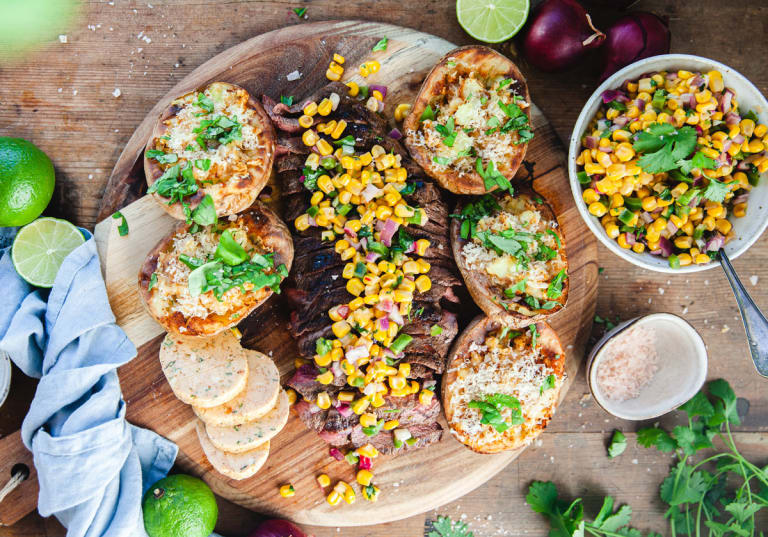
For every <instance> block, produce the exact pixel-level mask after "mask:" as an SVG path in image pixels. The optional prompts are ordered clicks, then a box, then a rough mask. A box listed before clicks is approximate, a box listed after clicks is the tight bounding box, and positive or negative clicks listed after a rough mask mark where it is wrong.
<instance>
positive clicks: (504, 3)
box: [456, 0, 530, 43]
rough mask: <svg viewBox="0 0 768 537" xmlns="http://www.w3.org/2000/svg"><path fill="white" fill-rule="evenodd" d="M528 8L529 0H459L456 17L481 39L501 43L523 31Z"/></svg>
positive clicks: (469, 32)
mask: <svg viewBox="0 0 768 537" xmlns="http://www.w3.org/2000/svg"><path fill="white" fill-rule="evenodd" d="M529 8H530V2H529V0H457V1H456V17H457V18H458V19H459V24H461V27H462V28H464V30H465V31H466V32H467V33H468V34H469V35H471V36H472V37H474V38H475V39H477V40H478V41H483V42H485V43H501V42H502V41H506V40H507V39H509V38H510V37H512V36H513V35H515V34H516V33H517V32H519V31H520V28H522V27H523V25H524V24H525V21H526V19H527V18H528V10H529Z"/></svg>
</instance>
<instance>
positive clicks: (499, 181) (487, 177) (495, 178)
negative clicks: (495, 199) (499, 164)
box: [475, 157, 515, 196]
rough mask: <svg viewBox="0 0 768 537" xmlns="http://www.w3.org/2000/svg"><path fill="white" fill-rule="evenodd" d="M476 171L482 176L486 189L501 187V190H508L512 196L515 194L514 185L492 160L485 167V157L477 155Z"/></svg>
mask: <svg viewBox="0 0 768 537" xmlns="http://www.w3.org/2000/svg"><path fill="white" fill-rule="evenodd" d="M475 171H476V172H477V174H478V175H479V176H480V177H482V179H483V184H484V185H485V189H486V190H491V189H492V188H493V187H499V190H502V191H504V190H508V191H509V194H510V195H511V196H513V195H514V194H515V189H514V188H513V187H512V184H511V183H510V182H509V179H507V178H506V177H504V175H503V174H502V173H501V172H500V171H499V170H498V169H497V168H496V163H495V162H493V161H490V162H489V163H488V166H487V167H486V168H483V159H481V158H480V157H477V160H475Z"/></svg>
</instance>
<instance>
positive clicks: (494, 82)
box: [403, 46, 533, 194]
mask: <svg viewBox="0 0 768 537" xmlns="http://www.w3.org/2000/svg"><path fill="white" fill-rule="evenodd" d="M403 129H404V133H405V144H406V146H407V147H408V150H409V151H410V153H411V155H413V157H414V158H415V159H416V161H417V162H418V163H419V165H420V166H421V167H422V168H424V170H425V171H426V172H427V174H429V175H430V176H431V177H434V178H435V179H436V180H437V182H438V183H440V185H441V186H442V187H443V188H446V189H448V190H450V191H451V192H455V193H457V194H482V193H484V192H488V191H491V190H496V189H497V188H500V189H501V190H506V189H507V188H508V187H509V182H510V181H512V179H513V178H514V177H515V174H516V173H517V169H518V168H519V167H520V163H521V162H522V161H523V157H524V156H525V151H526V148H527V145H528V141H529V140H530V139H531V138H533V127H532V126H531V121H530V96H529V94H528V85H527V84H526V82H525V78H524V77H523V75H522V73H520V70H519V69H518V68H517V66H516V65H515V64H514V63H512V61H511V60H509V59H508V58H506V57H504V56H502V55H501V54H499V53H498V52H496V51H495V50H492V49H490V48H488V47H482V46H468V47H461V48H457V49H456V50H453V51H451V52H449V53H448V54H446V55H445V56H444V57H443V58H442V59H441V60H440V61H439V62H438V64H437V65H435V67H433V68H432V70H431V71H430V72H429V74H428V75H427V78H426V79H425V80H424V83H423V84H422V86H421V90H419V93H418V95H417V96H416V101H415V102H414V103H413V107H412V108H411V111H410V113H409V114H408V117H406V119H405V122H404V123H403Z"/></svg>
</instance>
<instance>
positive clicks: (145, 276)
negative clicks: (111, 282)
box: [138, 201, 293, 337]
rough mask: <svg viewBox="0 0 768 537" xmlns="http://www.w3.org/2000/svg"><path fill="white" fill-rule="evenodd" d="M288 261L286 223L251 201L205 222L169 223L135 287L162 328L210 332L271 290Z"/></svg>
mask: <svg viewBox="0 0 768 537" xmlns="http://www.w3.org/2000/svg"><path fill="white" fill-rule="evenodd" d="M192 226H196V225H195V224H192ZM292 262H293V241H292V240H291V234H290V232H289V231H288V228H287V227H286V226H285V224H283V222H282V221H281V220H280V219H279V218H278V217H277V215H276V214H275V213H274V212H272V210H270V209H269V208H268V207H267V206H266V205H264V204H263V203H261V202H258V201H257V202H255V203H254V205H253V207H251V209H250V210H249V211H247V212H245V213H241V214H239V215H237V216H231V217H229V218H225V219H221V220H220V221H219V222H218V223H217V224H213V225H211V226H205V227H200V228H199V229H197V230H194V228H192V227H191V226H190V225H187V224H180V225H179V226H177V228H176V229H175V230H174V231H172V232H171V233H170V234H169V235H168V236H167V237H165V238H164V239H162V240H161V241H160V242H159V243H158V244H157V245H156V246H155V247H154V248H153V249H152V251H150V253H149V255H148V256H147V258H146V260H145V261H144V264H143V265H142V266H141V269H140V270H139V281H138V284H139V292H140V294H141V297H142V299H143V301H144V304H145V306H146V307H147V310H148V311H149V313H150V315H152V317H154V319H155V320H156V321H157V322H158V323H160V324H161V325H162V327H163V328H164V329H165V330H166V331H168V332H169V333H171V334H175V335H180V336H191V337H210V336H213V335H215V334H217V333H219V332H221V331H223V330H226V329H227V328H230V327H232V326H234V325H235V324H237V323H238V322H240V321H241V320H242V319H243V318H245V317H246V316H247V315H248V314H250V313H251V312H252V311H253V310H255V309H256V308H257V307H259V306H260V305H261V304H263V303H264V302H265V301H266V300H267V299H268V298H269V297H270V296H271V295H272V293H273V292H274V291H278V292H279V285H280V283H281V282H282V280H283V279H284V278H285V277H286V276H287V275H288V272H289V271H290V268H291V264H292Z"/></svg>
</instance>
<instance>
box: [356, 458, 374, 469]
mask: <svg viewBox="0 0 768 537" xmlns="http://www.w3.org/2000/svg"><path fill="white" fill-rule="evenodd" d="M357 468H358V470H370V469H371V468H373V462H372V461H371V458H370V457H366V456H365V455H360V456H359V457H358V459H357Z"/></svg>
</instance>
